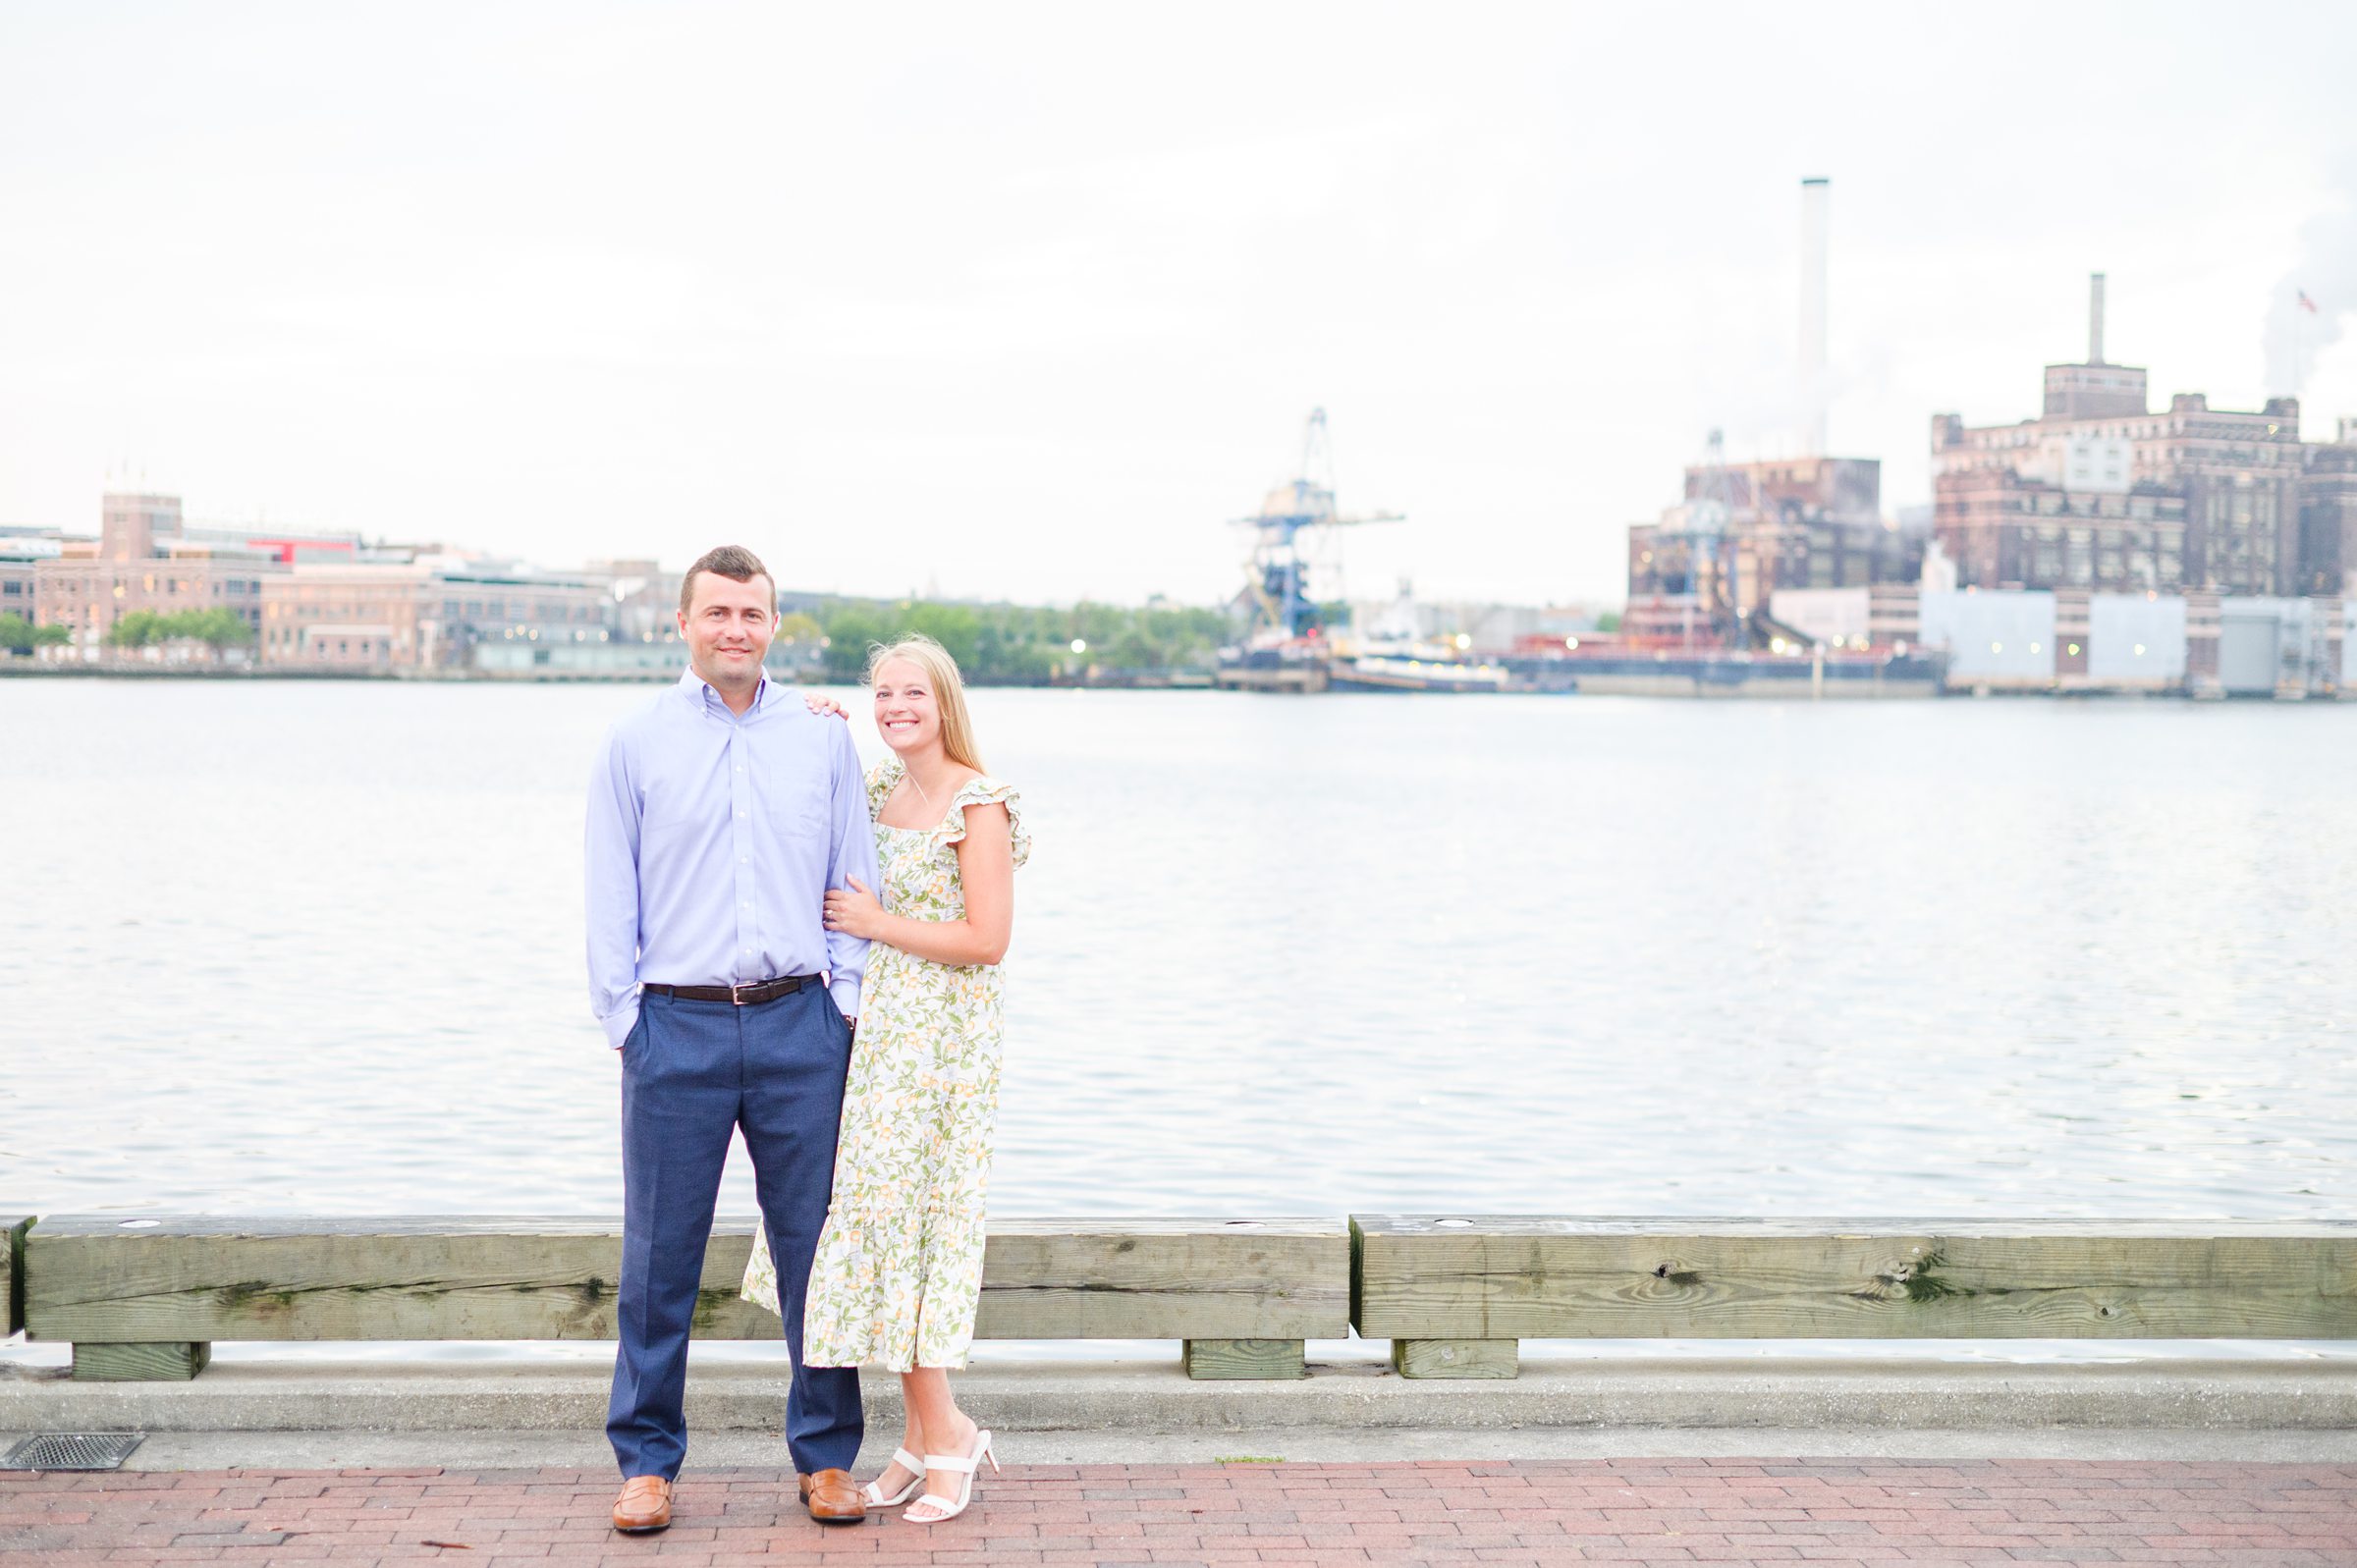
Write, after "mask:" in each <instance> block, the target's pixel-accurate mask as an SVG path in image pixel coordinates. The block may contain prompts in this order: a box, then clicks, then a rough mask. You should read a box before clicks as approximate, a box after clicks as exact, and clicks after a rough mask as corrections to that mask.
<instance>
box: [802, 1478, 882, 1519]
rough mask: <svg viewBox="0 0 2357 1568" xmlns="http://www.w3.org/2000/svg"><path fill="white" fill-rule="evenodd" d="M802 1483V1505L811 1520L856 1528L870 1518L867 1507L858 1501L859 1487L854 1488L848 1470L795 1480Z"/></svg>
mask: <svg viewBox="0 0 2357 1568" xmlns="http://www.w3.org/2000/svg"><path fill="white" fill-rule="evenodd" d="M795 1480H797V1481H799V1482H800V1483H801V1484H802V1502H803V1504H804V1505H805V1506H807V1507H808V1508H809V1510H810V1517H811V1518H813V1519H815V1520H817V1521H818V1522H819V1523H820V1524H822V1525H855V1524H857V1523H858V1522H859V1521H860V1520H862V1519H865V1518H866V1517H867V1504H865V1503H863V1502H861V1501H860V1500H859V1488H858V1487H854V1486H852V1485H851V1473H850V1471H848V1470H822V1471H820V1472H818V1473H817V1474H816V1475H814V1476H797V1477H795Z"/></svg>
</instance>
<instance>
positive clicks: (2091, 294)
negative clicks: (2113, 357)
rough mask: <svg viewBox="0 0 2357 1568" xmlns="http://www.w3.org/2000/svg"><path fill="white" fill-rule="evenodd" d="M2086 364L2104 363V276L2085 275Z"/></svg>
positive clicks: (2098, 274)
mask: <svg viewBox="0 0 2357 1568" xmlns="http://www.w3.org/2000/svg"><path fill="white" fill-rule="evenodd" d="M2087 362H2088V363H2089V364H2091V365H2100V364H2102V363H2103V362H2104V275H2103V274H2102V273H2100V272H2091V273H2089V274H2088V275H2087Z"/></svg>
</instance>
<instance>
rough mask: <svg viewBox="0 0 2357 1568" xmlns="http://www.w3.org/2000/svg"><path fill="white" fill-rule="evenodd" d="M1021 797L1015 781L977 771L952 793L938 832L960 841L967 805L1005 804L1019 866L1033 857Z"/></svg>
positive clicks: (946, 840) (944, 839) (944, 837)
mask: <svg viewBox="0 0 2357 1568" xmlns="http://www.w3.org/2000/svg"><path fill="white" fill-rule="evenodd" d="M895 782H896V783H897V782H898V781H897V780H896V781H895ZM1020 800H1021V796H1020V795H1018V794H1017V793H1016V792H1015V788H1014V785H1013V784H1001V783H1000V782H999V781H998V780H996V779H993V778H991V777H990V776H989V775H988V774H976V775H974V777H972V778H971V779H968V780H967V781H966V782H965V783H964V784H960V785H959V788H958V792H957V793H956V794H955V795H952V796H951V797H950V810H949V814H948V815H947V816H945V817H943V818H942V819H941V826H940V827H939V828H938V829H936V830H935V832H936V833H938V834H939V835H940V839H941V842H943V843H945V844H954V843H957V842H959V841H960V840H962V839H963V838H965V808H966V807H968V806H1005V807H1006V808H1007V826H1008V827H1009V828H1010V829H1012V830H1013V834H1012V837H1013V839H1014V863H1015V864H1016V865H1018V866H1019V865H1021V864H1022V863H1023V862H1024V861H1026V860H1029V859H1030V858H1031V836H1030V835H1029V834H1028V833H1025V832H1024V831H1023V808H1022V806H1021V805H1020V804H1019V802H1020Z"/></svg>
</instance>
